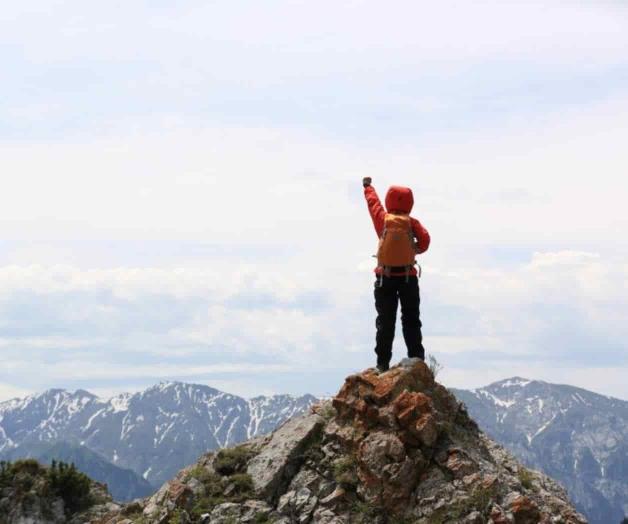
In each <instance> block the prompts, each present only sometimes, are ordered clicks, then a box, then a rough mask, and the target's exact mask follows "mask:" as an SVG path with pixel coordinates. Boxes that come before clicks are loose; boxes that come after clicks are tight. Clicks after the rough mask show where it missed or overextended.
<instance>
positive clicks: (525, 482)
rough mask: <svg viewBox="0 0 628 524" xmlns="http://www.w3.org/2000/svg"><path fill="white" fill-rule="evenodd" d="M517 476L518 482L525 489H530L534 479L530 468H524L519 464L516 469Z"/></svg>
mask: <svg viewBox="0 0 628 524" xmlns="http://www.w3.org/2000/svg"><path fill="white" fill-rule="evenodd" d="M517 478H518V479H519V482H521V485H522V486H523V487H524V488H526V489H532V488H533V484H532V480H533V479H534V477H533V475H532V473H530V470H529V469H527V468H524V467H523V466H521V467H520V468H519V470H518V471H517Z"/></svg>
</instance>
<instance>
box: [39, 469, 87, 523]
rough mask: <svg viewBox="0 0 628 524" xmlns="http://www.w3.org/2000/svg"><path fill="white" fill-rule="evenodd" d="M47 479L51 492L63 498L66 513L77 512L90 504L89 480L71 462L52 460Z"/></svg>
mask: <svg viewBox="0 0 628 524" xmlns="http://www.w3.org/2000/svg"><path fill="white" fill-rule="evenodd" d="M47 480H48V485H49V488H50V491H51V493H52V494H53V495H56V496H58V497H61V498H62V499H63V503H64V505H65V509H66V513H68V514H73V513H77V512H79V511H83V510H84V509H87V508H88V507H89V506H91V505H92V503H93V500H92V497H91V494H90V488H91V481H90V479H89V477H88V476H87V475H85V474H83V473H81V472H80V471H78V470H77V469H76V467H75V466H74V464H73V463H72V464H70V465H68V464H66V463H65V462H59V463H57V462H55V461H53V462H52V465H51V466H50V469H49V470H48V471H47Z"/></svg>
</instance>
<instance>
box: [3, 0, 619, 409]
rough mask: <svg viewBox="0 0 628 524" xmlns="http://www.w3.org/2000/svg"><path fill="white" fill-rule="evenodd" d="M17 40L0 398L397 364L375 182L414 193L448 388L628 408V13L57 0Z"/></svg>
mask: <svg viewBox="0 0 628 524" xmlns="http://www.w3.org/2000/svg"><path fill="white" fill-rule="evenodd" d="M0 43H1V44H2V45H0V49H1V50H0V55H2V59H3V61H4V63H5V64H7V67H6V68H5V69H6V71H7V72H8V71H10V74H6V75H5V77H4V78H3V87H2V91H3V95H4V96H3V97H2V98H0V155H1V158H2V165H3V170H2V171H3V174H4V178H3V180H4V184H3V188H2V191H1V192H0V239H2V240H0V354H1V355H2V360H3V366H2V367H0V399H3V398H9V397H11V396H15V395H21V394H23V393H26V392H30V391H35V390H42V389H45V388H48V387H53V386H54V387H66V388H78V387H82V388H85V389H90V390H93V391H95V392H97V393H103V394H107V393H110V392H114V391H120V390H131V389H138V388H141V387H144V386H146V385H148V384H152V383H154V382H156V381H159V380H169V379H177V380H185V381H194V382H201V383H208V384H211V385H213V386H214V387H219V388H222V389H225V390H227V391H231V392H234V393H239V394H244V395H255V394H260V393H268V392H295V393H300V392H306V391H307V392H311V393H315V394H330V393H332V392H334V391H335V389H336V388H337V387H338V386H339V384H340V381H341V380H342V378H343V377H344V376H345V375H346V374H348V373H349V372H351V371H352V370H355V369H359V368H363V367H366V366H369V365H372V363H373V359H374V356H373V353H372V347H373V338H374V308H373V306H372V284H373V280H374V279H373V278H372V275H371V274H370V271H371V269H372V267H371V266H372V262H371V260H372V259H371V258H370V255H371V253H372V252H373V249H374V247H375V242H376V238H375V234H374V232H373V230H372V225H371V223H370V218H369V216H368V212H367V210H366V205H365V203H364V202H363V197H362V194H361V193H362V191H361V184H360V180H361V178H362V177H363V176H372V177H373V179H374V185H375V187H376V188H377V189H378V191H379V192H380V194H382V196H383V193H384V192H385V190H386V188H387V186H388V185H390V184H393V183H396V184H405V185H409V186H411V187H413V189H414V191H415V200H416V205H415V210H414V214H415V215H416V216H417V217H418V218H420V219H421V220H422V221H423V223H424V224H425V225H426V227H427V228H428V229H429V231H430V233H431V235H432V239H433V243H432V247H431V248H430V250H429V251H428V252H427V253H426V254H425V256H423V258H422V261H421V262H422V264H423V266H424V278H423V279H422V281H421V287H422V316H423V321H424V332H425V338H426V347H427V350H428V352H431V353H433V354H435V355H436V356H437V358H439V360H441V361H442V362H443V363H444V365H445V369H444V371H443V374H442V379H443V381H444V382H445V383H446V384H448V385H450V386H456V387H475V386H480V385H483V384H485V383H488V382H490V381H492V380H497V379H500V378H504V377H507V376H512V375H520V376H527V377H530V378H537V379H544V380H548V381H552V382H563V383H570V384H574V385H579V386H582V387H586V388H589V389H593V390H596V391H599V392H602V393H606V394H610V395H614V396H618V397H620V398H624V399H628V389H627V386H626V384H625V379H624V377H625V376H626V374H627V373H628V356H627V355H628V352H627V351H626V344H625V340H627V335H628V327H626V323H625V321H624V319H625V318H626V316H627V314H628V293H627V291H628V289H627V288H628V284H627V282H628V279H627V277H628V244H627V242H626V238H628V235H626V231H627V229H628V211H627V208H626V205H625V195H626V194H627V190H628V182H627V181H626V177H625V173H626V172H627V168H628V157H627V155H626V153H625V142H626V127H625V122H626V121H627V117H628V55H626V53H625V50H626V49H627V48H628V8H626V7H625V6H622V5H621V4H620V3H612V2H609V3H604V4H603V5H602V4H599V3H593V2H590V3H587V2H585V3H581V4H578V5H566V4H564V3H561V2H556V3H547V5H544V6H543V7H542V8H541V7H539V6H533V5H531V4H529V3H519V4H515V3H508V4H504V3H503V2H495V3H490V2H486V3H482V4H481V6H478V5H475V6H473V7H472V8H471V6H469V7H463V6H460V5H456V6H454V4H453V3H452V4H449V3H446V2H445V3H442V4H439V6H435V5H430V4H428V3H416V2H392V3H387V4H386V5H385V6H384V5H383V4H381V3H377V2H369V1H347V2H335V3H331V2H326V1H323V2H317V3H316V4H312V3H306V2H296V1H294V2H288V1H271V2H266V3H264V4H263V6H261V5H258V6H252V5H250V4H248V3H244V2H238V1H235V2H234V1H232V2H214V3H211V4H207V3H205V2H190V3H186V5H185V6H182V5H177V4H176V3H174V2H166V1H163V2H159V3H157V4H151V5H148V4H147V3H144V2H130V3H127V4H125V5H124V7H121V6H115V5H101V6H96V5H90V6H86V5H85V4H84V3H79V2H63V3H61V2H56V1H52V0H50V1H42V2H22V3H20V4H15V5H11V6H7V8H6V9H4V10H3V12H2V13H1V14H0ZM398 338H399V339H401V337H398ZM403 352H404V348H403V344H402V341H401V340H397V341H396V345H395V356H396V357H399V358H400V357H402V356H403Z"/></svg>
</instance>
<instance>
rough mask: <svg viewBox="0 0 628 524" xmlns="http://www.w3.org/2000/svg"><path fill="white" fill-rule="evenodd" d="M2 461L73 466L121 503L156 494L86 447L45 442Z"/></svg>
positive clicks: (131, 473)
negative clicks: (26, 461) (31, 461)
mask: <svg viewBox="0 0 628 524" xmlns="http://www.w3.org/2000/svg"><path fill="white" fill-rule="evenodd" d="M3 458H4V459H5V460H11V461H15V460H18V459H24V458H33V459H36V460H37V461H38V462H40V463H42V464H47V465H50V464H51V462H52V461H53V460H54V461H56V462H60V461H62V462H66V463H67V464H74V465H75V466H76V469H78V470H79V471H81V472H83V473H85V474H86V475H87V476H88V477H90V478H91V479H93V480H95V481H97V482H100V483H102V484H106V485H107V487H108V489H109V492H110V493H111V495H112V497H113V498H114V499H115V500H117V501H121V502H126V501H130V500H133V499H136V498H142V497H146V496H148V495H150V494H152V493H153V492H154V491H155V488H154V487H153V486H152V485H151V484H149V483H148V482H147V481H146V480H144V479H143V478H142V477H140V476H139V475H137V474H136V473H135V472H134V471H131V470H130V469H123V468H119V467H118V466H115V465H114V464H111V463H110V462H108V461H107V460H105V459H104V458H103V457H101V456H100V455H98V454H97V453H94V452H93V451H91V450H89V449H88V448H86V447H85V446H77V445H75V444H70V443H68V442H54V443H48V442H42V443H40V444H39V445H37V446H30V447H29V449H23V448H21V447H18V448H14V449H12V450H11V451H10V452H8V453H5V454H4V455H3Z"/></svg>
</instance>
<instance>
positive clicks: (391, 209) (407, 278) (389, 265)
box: [362, 177, 430, 372]
mask: <svg viewBox="0 0 628 524" xmlns="http://www.w3.org/2000/svg"><path fill="white" fill-rule="evenodd" d="M371 182H372V180H371V178H370V177H366V178H364V179H363V180H362V185H363V186H364V197H365V198H366V202H367V204H368V208H369V213H370V214H371V218H372V219H373V225H374V226H375V232H376V233H377V236H378V237H379V247H378V250H377V268H376V269H375V274H376V276H377V279H376V281H375V309H376V310H377V319H376V321H375V327H376V329H377V333H376V337H375V340H376V345H375V353H376V355H377V369H378V370H379V371H380V372H384V371H387V370H388V368H389V366H390V360H391V358H392V345H393V340H394V338H395V323H396V322H397V306H398V304H399V303H400V302H401V326H402V328H403V338H404V340H405V343H406V347H407V348H408V357H409V358H420V359H421V360H424V359H425V349H424V348H423V335H422V333H421V319H420V314H419V305H420V302H421V299H420V296H419V275H420V272H418V271H417V269H416V268H415V264H416V262H415V257H416V255H418V254H420V253H424V252H425V251H427V248H428V247H429V245H430V235H429V233H428V232H427V230H426V229H425V228H424V227H423V226H422V225H421V223H420V222H419V221H418V220H417V219H415V218H412V217H411V216H410V211H412V206H413V205H414V197H413V195H412V190H411V189H410V188H407V187H400V186H391V187H390V189H389V190H388V193H387V194H386V199H385V204H386V209H384V207H383V206H382V203H381V202H380V200H379V197H378V196H377V193H376V191H375V188H374V187H373V186H372V185H371Z"/></svg>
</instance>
